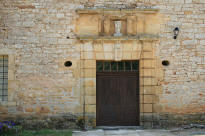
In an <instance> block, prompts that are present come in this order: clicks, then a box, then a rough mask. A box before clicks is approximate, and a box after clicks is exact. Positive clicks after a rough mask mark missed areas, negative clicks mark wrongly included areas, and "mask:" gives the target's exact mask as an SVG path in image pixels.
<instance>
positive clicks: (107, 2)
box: [0, 0, 205, 122]
mask: <svg viewBox="0 0 205 136" xmlns="http://www.w3.org/2000/svg"><path fill="white" fill-rule="evenodd" d="M135 7H140V8H147V7H148V8H149V7H152V8H156V9H159V14H161V15H162V18H161V19H163V23H161V24H160V29H159V30H160V31H159V35H160V39H159V41H158V42H156V43H155V44H154V48H153V49H152V50H151V53H149V52H146V54H144V55H145V56H148V57H150V54H151V56H152V55H154V56H152V57H154V59H155V60H156V61H155V63H154V64H153V63H151V62H150V61H147V62H143V65H146V64H147V65H151V66H152V65H154V66H155V71H152V70H151V73H150V72H148V71H145V70H144V72H143V73H144V74H149V73H150V74H153V73H154V78H155V79H151V78H149V79H147V80H146V79H144V78H143V79H141V80H143V82H151V83H153V82H154V84H155V86H152V88H150V87H149V86H147V87H145V86H143V85H142V87H141V89H140V92H141V93H142V97H143V98H141V100H142V102H141V103H143V104H144V103H145V101H148V102H147V104H146V103H145V104H146V106H145V105H144V106H142V107H141V111H143V114H142V115H143V117H146V115H144V114H147V113H148V114H149V113H151V114H150V117H153V116H155V115H156V114H154V115H153V113H157V115H159V114H164V115H166V114H171V115H186V116H190V117H192V116H194V115H195V114H197V115H198V114H200V115H201V114H204V112H205V99H204V98H205V87H204V82H205V58H204V56H205V35H204V33H205V24H204V23H205V19H204V18H205V15H204V13H205V1H204V0H154V1H153V0H129V1H128V0H75V1H74V0H39V1H35V0H29V1H28V0H18V1H12V0H1V1H0V15H1V16H0V55H1V54H2V55H9V79H8V80H9V88H8V94H9V100H8V102H0V118H1V119H4V118H7V117H16V116H17V115H18V116H23V117H24V116H30V115H38V116H41V115H42V116H54V115H61V114H69V113H72V114H78V115H80V114H81V115H80V116H82V114H83V111H84V96H85V94H84V93H86V94H88V95H86V97H85V98H86V99H87V101H86V102H87V103H85V105H86V106H85V109H86V113H88V114H91V115H94V113H95V104H93V103H95V97H93V98H91V97H92V96H95V91H96V88H95V71H94V70H92V68H95V61H90V60H89V59H91V60H97V59H96V58H97V57H99V58H102V56H103V54H102V52H100V51H96V52H93V50H95V48H97V46H95V47H92V48H94V49H93V50H92V51H91V50H90V48H89V47H88V48H83V51H82V47H81V46H82V43H80V42H82V41H79V40H78V39H77V35H76V20H77V19H78V18H79V14H77V13H76V9H78V8H135ZM175 27H179V29H180V33H179V36H178V39H176V40H174V39H173V29H174V28H175ZM79 43H80V44H79ZM83 44H84V45H85V46H83V47H86V43H85V42H83ZM144 47H145V46H144ZM110 48H111V47H105V50H109V49H110ZM151 48H152V47H151ZM98 49H99V48H98ZM98 49H96V50H98ZM84 50H88V52H92V53H86V52H87V51H86V52H85V53H82V52H84ZM100 50H101V49H100ZM110 50H111V49H110ZM111 52H112V51H110V54H109V51H108V52H107V53H108V54H106V55H105V57H104V56H103V58H104V59H113V58H112V55H113V54H112V53H111ZM94 53H96V54H94ZM103 53H104V52H103ZM128 54H129V53H128ZM125 56H126V55H125ZM92 57H96V58H95V59H92ZM126 57H130V58H124V59H132V56H129V55H128V56H126ZM85 59H86V60H85ZM87 59H88V60H87ZM67 60H69V61H72V64H73V65H72V67H69V68H67V67H65V66H64V62H65V61H67ZM84 60H85V61H84ZM162 60H169V61H170V65H169V66H167V67H163V66H162V65H161V61H162ZM84 63H85V64H87V65H86V66H89V68H88V70H86V69H87V68H85V67H82V66H83V64H84ZM88 64H89V65H88ZM85 74H87V75H86V78H85V77H84V75H85ZM142 76H144V75H142ZM151 77H153V76H152V75H151ZM84 90H85V92H84ZM150 91H151V92H150ZM146 94H147V95H146ZM150 94H151V95H152V96H151V97H150V96H149V95H150ZM149 101H151V102H149ZM150 103H152V104H151V105H150ZM88 105H90V106H88ZM150 109H151V110H150ZM144 110H146V111H144ZM147 118H149V117H147ZM158 120H159V121H160V119H158ZM145 122H146V120H145Z"/></svg>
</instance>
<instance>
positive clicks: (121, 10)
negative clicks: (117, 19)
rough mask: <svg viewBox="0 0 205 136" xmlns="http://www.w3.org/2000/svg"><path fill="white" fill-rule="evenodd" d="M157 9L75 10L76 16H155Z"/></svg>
mask: <svg viewBox="0 0 205 136" xmlns="http://www.w3.org/2000/svg"><path fill="white" fill-rule="evenodd" d="M158 11H159V9H154V8H135V9H110V8H108V9H107V8H106V9H88V8H87V9H86V8H85V9H77V10H76V12H77V13H78V14H113V13H125V14H135V13H148V14H155V13H157V12H158Z"/></svg>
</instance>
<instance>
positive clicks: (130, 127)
mask: <svg viewBox="0 0 205 136" xmlns="http://www.w3.org/2000/svg"><path fill="white" fill-rule="evenodd" d="M96 128H97V129H103V130H119V129H121V130H122V129H126V130H127V129H134V130H136V129H143V127H142V126H97V127H96Z"/></svg>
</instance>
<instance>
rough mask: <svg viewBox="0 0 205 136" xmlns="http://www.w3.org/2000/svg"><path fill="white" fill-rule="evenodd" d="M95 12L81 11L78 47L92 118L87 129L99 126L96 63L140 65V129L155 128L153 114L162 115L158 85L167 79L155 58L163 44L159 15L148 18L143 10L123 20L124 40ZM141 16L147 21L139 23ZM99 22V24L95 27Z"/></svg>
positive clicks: (84, 93) (83, 89)
mask: <svg viewBox="0 0 205 136" xmlns="http://www.w3.org/2000/svg"><path fill="white" fill-rule="evenodd" d="M100 11H101V10H100ZM134 11H135V12H136V10H134ZM154 11H155V10H154ZM93 12H96V10H94V11H93V10H88V11H87V10H80V11H78V13H79V19H78V20H77V22H76V24H77V25H76V26H77V28H76V33H77V35H78V42H77V44H78V47H80V52H81V53H80V54H81V57H80V63H81V64H80V69H81V70H80V78H81V103H82V104H84V106H83V107H84V113H85V115H86V117H88V118H86V119H87V120H86V125H87V126H95V125H96V121H95V119H96V61H98V60H106V61H107V60H111V61H121V60H139V61H140V68H139V69H140V125H145V124H153V121H154V119H153V118H152V117H153V114H154V113H156V112H160V111H158V110H160V106H159V105H158V97H157V94H158V93H160V90H162V89H161V87H160V86H158V85H157V80H159V79H160V78H162V77H163V71H162V70H160V69H159V67H161V65H160V63H161V61H159V59H158V58H157V57H156V56H155V51H156V45H157V44H158V43H159V38H158V36H157V32H159V29H160V28H159V22H158V21H156V20H158V19H157V18H158V15H156V12H154V13H153V12H151V13H148V14H147V13H146V12H147V10H146V9H145V12H143V11H141V10H140V12H136V14H135V15H134V14H133V13H132V15H129V16H128V15H127V14H125V15H124V17H123V19H124V18H126V23H127V24H126V25H123V26H125V27H126V28H122V33H123V36H119V37H115V36H113V33H112V32H113V31H114V30H112V23H105V22H106V19H104V20H105V22H104V23H102V21H99V20H100V19H99V18H101V16H100V15H101V12H100V13H95V14H91V13H93ZM117 12H119V11H117ZM117 12H116V10H115V11H114V13H115V15H114V16H115V17H114V18H116V16H118V13H117ZM104 13H105V12H103V15H104ZM110 13H112V12H111V11H110V10H109V14H108V16H107V18H113V15H111V14H110ZM120 13H122V11H120ZM126 15H127V17H126ZM99 16H100V17H99ZM111 16H112V17H111ZM138 16H141V17H143V21H138V22H135V21H136V20H138V19H139V18H138ZM153 16H154V17H153ZM156 16H157V17H156ZM135 17H136V18H135ZM103 18H105V17H103ZM129 18H132V19H129ZM133 18H134V19H133ZM154 18H155V19H154ZM118 19H119V17H118ZM153 19H154V20H153ZM92 21H93V22H92ZM96 22H97V24H96V25H93V24H95V23H96ZM107 22H111V21H109V20H108V21H107ZM153 22H154V23H153ZM99 23H100V25H99ZM150 25H152V27H151V26H150ZM102 28H103V30H102ZM131 30H133V31H131ZM102 31H103V32H102ZM102 33H103V34H102ZM90 119H91V120H90Z"/></svg>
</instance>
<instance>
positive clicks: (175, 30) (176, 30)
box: [174, 27, 179, 39]
mask: <svg viewBox="0 0 205 136" xmlns="http://www.w3.org/2000/svg"><path fill="white" fill-rule="evenodd" d="M178 34H179V28H178V27H176V28H174V39H177V36H178Z"/></svg>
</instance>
